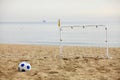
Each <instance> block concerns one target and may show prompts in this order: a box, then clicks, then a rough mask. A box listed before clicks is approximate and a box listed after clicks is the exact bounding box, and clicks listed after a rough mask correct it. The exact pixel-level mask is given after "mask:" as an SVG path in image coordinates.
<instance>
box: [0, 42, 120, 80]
mask: <svg viewBox="0 0 120 80" xmlns="http://www.w3.org/2000/svg"><path fill="white" fill-rule="evenodd" d="M104 53H105V48H95V47H77V46H76V47H75V46H74V47H67V46H66V47H64V50H63V54H61V56H62V57H60V56H59V55H58V54H59V47H58V46H33V45H12V44H9V45H8V44H0V80H120V48H110V49H109V53H110V56H112V59H107V58H105V57H104V56H105V55H104ZM22 61H26V62H29V63H30V64H31V66H32V69H31V71H28V72H19V71H18V70H17V69H18V64H19V63H20V62H22Z"/></svg>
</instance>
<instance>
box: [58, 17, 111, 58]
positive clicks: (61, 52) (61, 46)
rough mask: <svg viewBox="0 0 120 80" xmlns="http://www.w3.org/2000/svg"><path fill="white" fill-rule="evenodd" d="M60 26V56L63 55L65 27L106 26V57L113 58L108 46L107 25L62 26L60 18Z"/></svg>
mask: <svg viewBox="0 0 120 80" xmlns="http://www.w3.org/2000/svg"><path fill="white" fill-rule="evenodd" d="M58 27H59V56H63V46H64V45H63V39H62V29H63V28H71V29H73V28H76V27H82V28H86V27H89V28H92V27H96V28H98V27H102V28H104V30H105V44H106V46H105V47H106V53H105V57H106V58H111V57H110V56H109V46H108V28H107V26H106V25H80V26H74V25H72V26H61V22H60V19H59V20H58Z"/></svg>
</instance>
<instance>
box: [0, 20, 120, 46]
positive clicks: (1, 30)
mask: <svg viewBox="0 0 120 80" xmlns="http://www.w3.org/2000/svg"><path fill="white" fill-rule="evenodd" d="M89 24H94V23H90V22H88V23H87V22H86V24H85V22H81V23H79V22H76V23H75V22H63V23H62V26H64V25H65V26H66V25H68V26H70V25H72V26H74V25H77V26H78V25H89ZM98 24H100V25H101V24H104V25H106V27H107V28H108V45H109V46H110V47H120V35H119V33H120V24H108V23H107V24H106V23H96V24H95V25H98ZM62 39H63V41H62V45H64V46H100V47H105V46H106V43H105V41H106V38H105V30H104V28H101V27H100V28H99V27H98V29H96V28H95V27H93V28H87V27H86V28H85V29H83V28H73V29H71V28H67V29H63V30H62ZM59 40H60V36H59V27H58V26H57V22H0V44H32V45H59V43H60V41H59Z"/></svg>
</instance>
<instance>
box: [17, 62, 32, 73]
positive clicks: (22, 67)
mask: <svg viewBox="0 0 120 80" xmlns="http://www.w3.org/2000/svg"><path fill="white" fill-rule="evenodd" d="M30 70H31V65H30V64H29V63H27V62H21V63H20V64H19V65H18V71H20V72H26V71H30Z"/></svg>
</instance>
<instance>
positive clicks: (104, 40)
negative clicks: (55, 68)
mask: <svg viewBox="0 0 120 80" xmlns="http://www.w3.org/2000/svg"><path fill="white" fill-rule="evenodd" d="M58 27H59V38H60V40H59V56H64V54H65V52H64V46H77V47H78V46H79V47H81V46H82V47H84V48H86V49H85V50H86V54H87V49H90V48H91V47H93V48H92V50H93V51H96V54H97V52H98V53H100V50H101V51H102V50H103V53H104V57H105V58H110V56H109V46H108V28H107V26H106V25H65V26H63V25H61V23H60V19H59V20H58ZM82 47H81V48H82ZM70 49H72V48H70ZM94 49H95V50H94ZM98 49H99V51H97V50H98ZM78 52H79V53H80V51H78ZM72 53H74V51H73V52H72ZM91 53H92V52H91ZM69 55H70V53H69ZM73 55H74V54H73ZM82 55H83V54H82ZM87 55H89V54H87ZM93 55H94V54H93ZM67 56H68V55H67Z"/></svg>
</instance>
